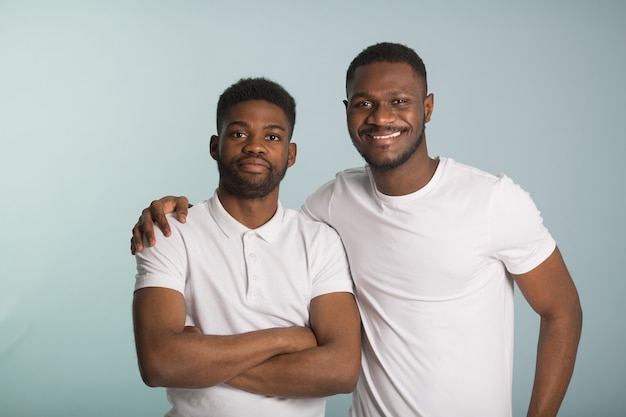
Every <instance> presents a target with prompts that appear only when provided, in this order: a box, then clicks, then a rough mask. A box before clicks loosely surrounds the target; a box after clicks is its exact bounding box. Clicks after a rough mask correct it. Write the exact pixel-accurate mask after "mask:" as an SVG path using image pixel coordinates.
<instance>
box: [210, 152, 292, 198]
mask: <svg viewBox="0 0 626 417" xmlns="http://www.w3.org/2000/svg"><path fill="white" fill-rule="evenodd" d="M248 158H249V157H248ZM266 162H268V161H266ZM237 164H238V161H234V162H233V163H232V164H231V165H227V164H225V163H224V162H223V161H222V160H221V159H220V158H218V159H217V169H218V171H219V173H220V184H221V186H223V187H224V188H226V189H227V190H228V191H229V192H230V193H232V194H233V195H236V196H238V197H242V198H248V199H257V198H263V197H265V196H267V195H268V194H269V193H270V192H272V191H273V190H274V189H276V187H278V185H279V184H280V182H281V181H282V179H283V178H284V177H285V174H286V173H287V161H285V165H284V166H283V167H282V169H276V166H274V165H272V164H269V162H268V164H269V168H270V169H269V172H267V173H266V174H265V175H249V174H247V175H242V173H241V172H240V171H239V170H238V168H237ZM257 177H259V178H257Z"/></svg>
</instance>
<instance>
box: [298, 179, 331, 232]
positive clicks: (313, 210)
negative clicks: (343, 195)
mask: <svg viewBox="0 0 626 417" xmlns="http://www.w3.org/2000/svg"><path fill="white" fill-rule="evenodd" d="M334 182H335V181H334V180H333V181H329V182H327V183H326V184H324V185H322V186H321V187H320V188H318V189H317V190H316V191H315V192H314V193H313V194H311V195H310V196H309V197H308V198H307V199H306V201H305V202H304V204H303V205H302V209H301V211H302V213H303V214H304V215H305V216H307V217H308V218H310V219H313V220H316V221H318V222H323V223H326V224H329V223H330V204H331V201H330V200H331V196H332V190H333V184H334Z"/></svg>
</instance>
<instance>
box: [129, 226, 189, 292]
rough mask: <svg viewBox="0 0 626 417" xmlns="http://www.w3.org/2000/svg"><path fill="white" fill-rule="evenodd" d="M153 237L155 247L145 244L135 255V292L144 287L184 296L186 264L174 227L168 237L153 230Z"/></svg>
mask: <svg viewBox="0 0 626 417" xmlns="http://www.w3.org/2000/svg"><path fill="white" fill-rule="evenodd" d="M155 237H156V241H157V243H156V245H155V246H152V247H148V245H147V244H146V245H145V246H144V249H143V251H142V252H139V253H137V254H136V255H135V258H136V262H137V274H136V275H135V291H136V290H138V289H141V288H146V287H163V288H170V289H173V290H176V291H178V292H180V293H181V294H183V295H184V291H185V280H186V275H187V271H186V264H187V262H186V252H185V250H184V243H183V240H182V238H181V236H180V234H179V232H178V230H176V228H174V227H172V234H171V235H170V236H169V237H165V236H164V235H163V233H162V232H161V231H160V230H159V229H158V228H155Z"/></svg>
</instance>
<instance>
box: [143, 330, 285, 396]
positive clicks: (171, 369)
mask: <svg viewBox="0 0 626 417" xmlns="http://www.w3.org/2000/svg"><path fill="white" fill-rule="evenodd" d="M143 346H144V348H142V349H138V352H139V364H140V369H141V373H142V376H143V378H144V381H145V382H146V384H148V385H150V386H161V387H178V388H205V387H210V386H213V385H216V384H219V383H222V382H224V381H226V380H228V379H230V378H232V377H234V376H235V375H238V374H240V373H242V372H244V371H246V370H248V369H250V368H252V367H254V366H256V365H258V364H260V363H262V362H263V361H265V360H267V359H269V358H271V357H273V356H275V355H278V354H281V353H285V352H289V351H290V350H291V349H292V348H291V347H290V346H289V341H288V339H287V338H285V337H283V332H282V329H268V330H261V331H256V332H250V333H243V334H239V335H232V336H211V335H201V334H193V333H187V332H179V333H174V332H171V333H170V334H169V335H166V336H165V335H163V336H162V337H159V339H158V340H156V339H155V340H153V341H151V342H146V343H144V344H143Z"/></svg>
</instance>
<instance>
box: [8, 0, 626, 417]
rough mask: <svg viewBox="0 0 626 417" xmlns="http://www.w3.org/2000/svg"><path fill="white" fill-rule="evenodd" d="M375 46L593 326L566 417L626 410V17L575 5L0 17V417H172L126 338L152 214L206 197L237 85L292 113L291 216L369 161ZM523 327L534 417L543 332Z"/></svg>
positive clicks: (162, 5)
mask: <svg viewBox="0 0 626 417" xmlns="http://www.w3.org/2000/svg"><path fill="white" fill-rule="evenodd" d="M522 3H523V4H522ZM384 40H389V41H396V42H402V43H405V44H407V45H409V46H411V47H413V48H415V49H416V50H417V51H418V53H420V55H422V57H423V59H424V61H425V62H426V65H427V69H428V71H429V86H430V90H431V92H433V93H434V94H435V112H434V115H433V118H432V121H431V122H430V124H429V125H428V127H427V137H428V144H429V149H430V151H431V154H433V155H445V156H451V157H453V158H455V159H456V160H458V161H461V162H464V163H468V164H471V165H475V166H478V167H480V168H482V169H485V170H487V171H490V172H494V173H497V172H505V173H507V174H508V175H509V176H511V177H512V178H513V179H514V180H516V182H518V183H520V184H521V185H522V186H523V187H524V188H525V189H526V190H528V191H529V192H530V193H531V195H532V196H533V197H534V199H535V201H536V203H537V205H538V206H539V207H540V209H541V210H542V213H543V216H544V220H545V223H546V224H547V226H548V227H549V229H550V230H551V232H552V233H553V235H554V236H555V237H556V239H557V241H558V242H559V245H560V247H561V249H562V252H563V253H564V256H565V258H566V261H567V264H568V266H569V268H570V271H571V273H572V275H573V277H574V278H575V281H576V283H577V285H578V288H579V291H580V294H581V298H582V302H583V306H584V310H585V327H584V332H583V339H582V342H581V346H580V352H579V359H578V363H577V367H576V371H575V375H574V378H573V380H572V383H571V386H570V390H569V393H568V395H567V397H566V399H565V402H564V404H563V406H562V412H561V415H563V416H595V417H600V416H611V417H614V416H618V415H624V410H626V395H624V394H625V391H624V387H625V386H626V361H625V360H624V358H623V356H624V352H626V331H625V325H624V319H625V316H626V314H625V308H624V305H623V304H622V302H623V299H624V295H625V290H626V283H625V279H624V278H625V274H624V267H623V261H624V257H625V256H626V247H625V243H624V240H625V239H624V233H625V232H626V227H625V221H624V213H625V212H626V204H625V202H626V200H625V198H626V193H625V186H624V180H625V179H626V169H625V168H624V163H623V155H624V151H625V147H624V140H625V135H624V122H625V116H624V114H625V112H626V81H625V79H626V78H625V77H626V76H625V74H626V3H625V2H623V1H586V2H582V1H565V0H563V1H551V2H539V1H525V2H518V3H517V4H513V3H512V2H507V3H506V4H505V3H504V2H497V1H475V2H462V1H458V2H449V1H447V2H446V1H443V2H422V1H415V0H412V1H408V0H407V1H391V0H387V1H379V2H371V1H370V2H368V1H345V2H340V1H337V0H335V1H326V2H324V1H317V2H310V3H300V2H295V1H264V2H256V1H237V0H234V1H233V0H229V1H223V2H219V3H217V2H209V1H171V2H167V1H123V2H116V1H101V2H91V1H75V2H73V1H72V2H71V1H51V2H34V1H0V140H1V152H0V178H1V180H0V181H1V188H0V195H1V196H2V203H1V204H0V206H1V208H0V210H1V211H0V214H1V216H0V218H1V219H2V230H1V231H0V239H1V247H0V254H1V255H0V256H1V264H0V275H1V281H0V414H1V415H3V416H11V417H13V416H28V417H32V416H46V417H55V416H59V417H61V416H62V417H68V416H90V417H98V416H110V415H116V416H159V415H162V414H163V413H164V412H165V410H166V409H167V403H166V400H165V396H164V392H163V390H161V389H150V388H147V387H145V386H144V385H143V383H142V382H141V379H140V378H139V374H138V371H137V365H136V358H135V352H134V345H133V335H132V328H131V317H130V304H131V297H132V287H133V275H134V268H135V264H134V259H133V257H132V256H130V254H129V250H128V248H129V238H130V229H131V226H132V225H133V224H134V223H135V221H136V219H137V217H138V215H139V211H140V209H141V208H143V207H144V206H146V205H147V204H148V203H149V202H150V201H151V200H152V199H154V198H157V197H160V196H162V195H166V194H183V195H187V196H189V197H190V200H191V201H199V200H202V199H205V198H207V197H208V196H209V195H211V194H212V193H213V190H214V188H215V186H216V177H217V175H216V172H217V171H216V168H215V164H214V162H213V161H212V160H211V159H210V157H209V155H208V152H207V148H208V139H209V136H210V135H211V134H212V133H213V132H214V129H215V128H214V109H215V102H216V100H217V97H218V95H219V93H220V92H221V91H222V90H223V89H224V88H225V87H227V86H228V85H230V84H231V83H232V82H234V81H236V80H237V79H238V78H240V77H243V76H259V75H265V76H268V77H270V78H273V79H274V80H276V81H278V82H280V83H282V84H283V85H284V86H285V87H286V88H287V89H288V90H289V91H290V92H291V93H292V94H293V95H294V96H295V97H296V99H297V101H298V122H297V124H296V131H295V136H294V141H295V142H297V143H298V145H299V155H298V162H297V164H296V165H295V166H294V167H293V168H292V169H291V170H290V171H289V173H288V174H287V178H286V179H285V182H284V184H283V187H282V190H281V191H282V201H283V203H284V204H285V205H286V206H290V207H294V208H298V207H299V206H300V204H301V203H302V202H303V200H304V198H305V197H306V196H307V195H308V194H309V193H310V192H311V191H313V190H314V189H315V188H316V186H318V185H320V184H321V183H322V182H324V181H326V180H328V179H330V178H332V176H333V175H334V173H335V172H336V171H338V170H340V169H342V168H347V167H350V166H354V165H361V164H362V162H361V159H360V157H359V156H358V155H357V153H356V151H355V150H354V149H353V148H352V145H351V143H350V141H349V139H348V136H347V133H346V128H345V121H344V113H343V105H342V103H341V100H342V99H343V98H344V74H345V69H346V68H347V65H348V64H349V62H350V60H351V59H352V58H353V57H354V56H355V55H356V54H357V53H358V52H360V51H361V50H362V49H363V48H364V47H366V46H368V45H370V44H372V43H376V42H379V41H384ZM516 314H517V316H516V345H515V346H516V357H515V379H514V410H515V415H516V416H523V415H525V408H526V404H527V402H528V399H529V395H530V388H531V383H532V376H533V371H534V355H535V354H534V351H535V344H536V337H537V330H538V319H537V317H536V315H535V314H534V313H533V312H532V311H531V310H530V309H529V307H528V306H527V305H526V304H525V303H524V302H523V300H522V299H519V300H518V303H517V307H516ZM348 398H349V397H348V396H345V395H344V396H336V397H333V398H331V400H330V402H329V407H328V415H329V416H344V415H345V413H346V410H347V408H348Z"/></svg>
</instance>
